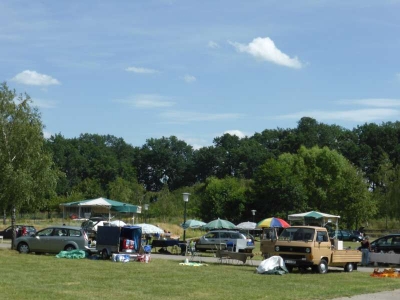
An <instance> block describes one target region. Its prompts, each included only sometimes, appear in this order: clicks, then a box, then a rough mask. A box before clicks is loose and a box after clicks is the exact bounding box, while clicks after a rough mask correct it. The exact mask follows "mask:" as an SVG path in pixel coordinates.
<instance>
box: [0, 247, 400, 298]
mask: <svg viewBox="0 0 400 300" xmlns="http://www.w3.org/2000/svg"><path fill="white" fill-rule="evenodd" d="M0 264H1V275H0V295H1V298H2V299H141V300H147V299H149V300H150V299H151V300H154V299H163V300H168V299H178V300H179V299H184V300H191V299H213V300H218V299H221V300H222V299H224V300H225V299H235V300H236V299H331V298H335V297H344V296H352V295H356V294H363V293H370V292H377V291H383V290H393V289H397V288H399V283H400V281H399V279H394V278H373V277H370V276H369V273H364V272H352V273H345V272H343V271H332V270H331V271H330V272H329V273H328V274H324V275H320V274H313V273H305V274H301V273H296V272H294V273H291V274H286V275H282V276H279V275H259V274H256V273H255V268H256V267H255V266H250V265H225V264H224V265H221V264H209V265H207V266H201V267H189V266H181V265H179V261H172V260H165V259H153V260H152V261H151V262H150V263H148V264H145V263H138V262H129V263H115V262H112V261H103V260H90V259H81V260H69V259H59V258H55V256H54V255H34V254H28V255H22V254H18V253H17V252H16V251H11V250H5V249H2V250H0Z"/></svg>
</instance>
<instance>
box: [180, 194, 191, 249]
mask: <svg viewBox="0 0 400 300" xmlns="http://www.w3.org/2000/svg"><path fill="white" fill-rule="evenodd" d="M182 195H183V202H185V210H184V213H183V224H185V223H186V203H188V202H189V195H190V194H189V193H183V194H182ZM183 241H184V242H185V241H186V228H183Z"/></svg>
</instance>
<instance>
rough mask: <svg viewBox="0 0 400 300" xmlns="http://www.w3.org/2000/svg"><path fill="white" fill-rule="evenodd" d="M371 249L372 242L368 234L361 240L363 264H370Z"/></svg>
mask: <svg viewBox="0 0 400 300" xmlns="http://www.w3.org/2000/svg"><path fill="white" fill-rule="evenodd" d="M370 251H371V244H370V243H369V238H368V237H367V236H366V237H365V238H364V239H363V240H362V241H361V252H362V257H361V266H365V267H366V266H368V264H369V252H370Z"/></svg>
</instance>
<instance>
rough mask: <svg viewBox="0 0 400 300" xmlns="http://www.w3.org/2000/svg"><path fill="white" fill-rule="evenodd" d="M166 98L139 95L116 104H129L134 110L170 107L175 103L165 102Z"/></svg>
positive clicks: (153, 95)
mask: <svg viewBox="0 0 400 300" xmlns="http://www.w3.org/2000/svg"><path fill="white" fill-rule="evenodd" d="M167 100H168V98H166V97H163V96H160V95H155V94H141V95H136V96H133V97H132V98H129V99H117V100H115V101H116V102H119V103H124V104H129V105H131V106H133V107H136V108H160V107H171V106H174V105H175V102H171V101H167Z"/></svg>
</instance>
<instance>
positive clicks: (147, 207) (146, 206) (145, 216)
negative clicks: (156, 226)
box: [144, 203, 149, 223]
mask: <svg viewBox="0 0 400 300" xmlns="http://www.w3.org/2000/svg"><path fill="white" fill-rule="evenodd" d="M148 210H149V204H147V203H146V204H145V205H144V222H145V223H147V222H146V218H147V211H148Z"/></svg>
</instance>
